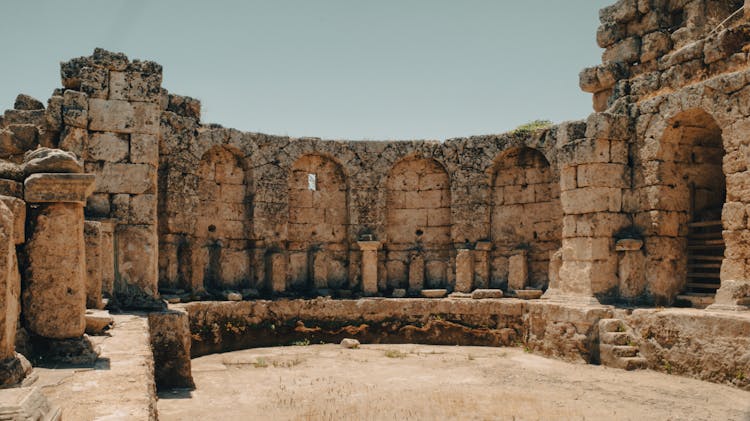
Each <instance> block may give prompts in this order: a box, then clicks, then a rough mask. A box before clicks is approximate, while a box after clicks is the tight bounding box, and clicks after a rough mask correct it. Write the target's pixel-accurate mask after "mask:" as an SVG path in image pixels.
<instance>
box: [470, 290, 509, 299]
mask: <svg viewBox="0 0 750 421" xmlns="http://www.w3.org/2000/svg"><path fill="white" fill-rule="evenodd" d="M471 298H473V299H475V300H481V299H485V298H503V290H501V289H475V290H474V291H472V292H471Z"/></svg>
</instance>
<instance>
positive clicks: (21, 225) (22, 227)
mask: <svg viewBox="0 0 750 421" xmlns="http://www.w3.org/2000/svg"><path fill="white" fill-rule="evenodd" d="M0 202H3V203H4V204H5V206H7V207H8V209H10V211H11V212H12V213H13V241H14V243H15V244H16V245H19V244H23V242H24V241H25V240H26V202H24V201H23V200H21V199H19V198H17V197H11V196H4V195H0Z"/></svg>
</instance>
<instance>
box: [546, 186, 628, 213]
mask: <svg viewBox="0 0 750 421" xmlns="http://www.w3.org/2000/svg"><path fill="white" fill-rule="evenodd" d="M560 203H561V205H562V208H563V211H564V212H565V213H566V214H583V213H594V212H620V210H621V208H622V190H621V189H618V188H610V187H585V188H579V189H575V190H569V191H563V192H561V193H560Z"/></svg>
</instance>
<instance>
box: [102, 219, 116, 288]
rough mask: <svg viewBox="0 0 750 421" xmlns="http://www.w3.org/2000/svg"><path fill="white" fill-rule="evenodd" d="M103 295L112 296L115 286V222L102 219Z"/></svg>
mask: <svg viewBox="0 0 750 421" xmlns="http://www.w3.org/2000/svg"><path fill="white" fill-rule="evenodd" d="M99 223H100V224H101V233H102V240H101V245H102V295H104V296H105V297H107V298H111V297H112V294H113V293H114V287H115V222H114V221H113V220H101V221H99Z"/></svg>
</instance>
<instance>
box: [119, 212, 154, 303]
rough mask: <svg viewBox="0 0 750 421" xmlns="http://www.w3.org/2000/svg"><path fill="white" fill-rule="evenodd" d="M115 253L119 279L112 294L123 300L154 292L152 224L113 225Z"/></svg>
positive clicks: (150, 294) (145, 296) (144, 296)
mask: <svg viewBox="0 0 750 421" xmlns="http://www.w3.org/2000/svg"><path fill="white" fill-rule="evenodd" d="M115 236H116V242H115V244H116V247H117V250H116V253H115V254H116V256H117V269H118V271H119V277H118V278H117V279H118V280H119V282H116V285H115V294H116V295H117V296H118V297H119V296H123V295H124V296H125V297H121V298H125V300H128V299H131V298H135V299H140V298H147V297H156V296H157V295H158V288H157V282H158V273H159V272H158V238H157V233H156V225H117V227H116V230H115Z"/></svg>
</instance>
